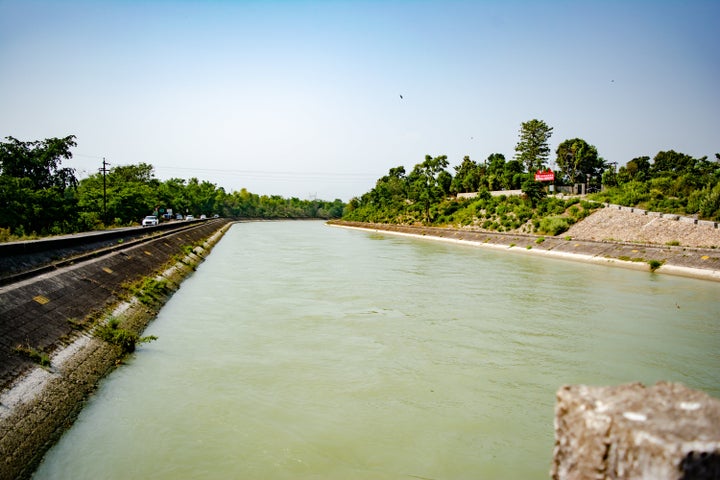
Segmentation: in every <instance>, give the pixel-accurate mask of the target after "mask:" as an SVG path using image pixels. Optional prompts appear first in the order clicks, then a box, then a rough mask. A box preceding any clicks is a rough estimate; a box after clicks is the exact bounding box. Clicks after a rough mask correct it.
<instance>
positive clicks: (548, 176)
mask: <svg viewBox="0 0 720 480" xmlns="http://www.w3.org/2000/svg"><path fill="white" fill-rule="evenodd" d="M535 181H536V182H554V181H555V172H553V171H552V170H546V171H544V172H542V171H540V170H538V171H537V172H535Z"/></svg>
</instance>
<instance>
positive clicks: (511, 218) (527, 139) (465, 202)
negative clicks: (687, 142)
mask: <svg viewBox="0 0 720 480" xmlns="http://www.w3.org/2000/svg"><path fill="white" fill-rule="evenodd" d="M551 134H552V127H549V126H548V125H547V124H545V122H543V121H542V120H536V119H535V120H531V121H529V122H524V123H523V124H522V126H521V129H520V139H519V141H518V144H517V146H516V147H515V150H516V155H515V158H514V159H513V160H511V161H506V160H505V156H504V155H503V154H501V153H493V154H491V155H490V156H488V157H487V159H486V160H485V161H484V162H482V163H478V162H475V161H473V160H471V159H470V157H469V156H465V157H464V158H463V160H462V162H461V163H460V165H458V166H456V167H454V170H455V175H454V176H453V175H451V174H450V173H449V172H448V171H447V170H445V168H446V166H447V164H448V162H447V157H446V156H439V157H435V158H433V157H431V156H430V155H427V156H426V157H425V161H424V162H423V163H420V164H417V165H415V167H414V168H413V170H412V171H411V173H410V174H407V175H406V171H405V167H403V166H398V167H395V168H391V169H390V171H389V172H388V174H387V175H385V176H383V177H381V178H380V179H378V180H377V182H376V184H375V187H374V188H372V189H371V190H370V191H369V192H367V193H365V194H363V195H361V196H360V197H356V198H353V199H352V200H350V202H349V203H348V205H347V206H346V207H345V211H344V213H343V219H344V220H348V221H358V222H370V223H396V224H406V225H412V224H423V225H432V226H449V227H455V228H472V229H482V230H489V231H496V232H510V231H517V232H521V233H535V234H542V235H560V234H562V233H563V232H565V231H567V230H568V229H569V228H570V227H571V226H572V225H573V224H575V223H577V222H579V221H581V220H582V219H584V218H585V217H587V216H588V215H590V214H591V213H592V212H593V211H595V210H596V209H597V208H600V207H602V204H603V203H614V204H619V205H625V206H633V207H639V208H644V209H648V210H653V211H658V212H663V213H676V214H688V215H697V216H698V217H699V218H702V219H708V220H720V154H715V156H716V161H709V160H708V159H707V157H703V158H700V159H695V158H692V157H690V156H689V155H685V154H681V153H677V152H674V151H672V150H670V151H667V152H659V153H658V154H657V155H656V156H655V158H654V159H653V161H652V162H651V161H650V157H639V158H635V159H633V160H630V161H629V162H628V163H627V165H626V166H623V167H621V168H620V169H619V170H618V171H616V170H615V168H614V166H613V165H615V164H614V163H610V162H607V161H605V160H604V159H603V158H602V157H600V156H599V155H598V150H597V148H596V147H595V146H593V145H590V144H589V143H587V142H586V141H585V140H583V139H581V138H573V139H569V140H565V141H563V142H561V143H560V145H559V146H558V148H557V150H556V152H555V153H556V158H555V163H556V164H557V165H558V168H559V170H558V171H557V172H555V186H556V187H558V188H560V187H568V190H572V188H573V186H574V185H575V183H576V182H579V183H582V184H583V185H584V186H585V187H586V188H587V191H589V192H597V193H591V194H589V195H587V196H586V198H584V199H582V200H581V199H580V198H578V197H572V198H568V197H565V196H554V195H549V194H548V188H547V184H546V183H543V182H537V181H535V177H534V173H535V172H536V171H538V170H544V169H545V168H546V165H547V160H548V155H549V152H550V149H549V148H548V144H547V141H548V139H549V138H550V136H551ZM499 190H521V191H522V195H521V196H520V195H509V194H508V195H504V194H502V192H498V191H499ZM601 190H602V191H601ZM470 192H473V193H476V196H474V197H473V198H468V196H467V195H461V194H466V193H470ZM491 192H493V193H491ZM498 194H499V195H498ZM495 195H497V196H495ZM565 239H566V240H570V239H571V237H569V236H568V237H565Z"/></svg>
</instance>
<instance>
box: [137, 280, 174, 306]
mask: <svg viewBox="0 0 720 480" xmlns="http://www.w3.org/2000/svg"><path fill="white" fill-rule="evenodd" d="M167 283H168V282H167V280H165V279H162V280H156V279H154V278H146V279H145V281H143V283H142V284H141V285H140V286H139V287H137V288H136V289H134V293H135V296H136V297H137V299H138V301H139V302H140V303H142V304H144V305H148V306H151V305H154V304H156V303H157V302H159V301H161V300H162V299H163V298H165V296H166V295H167V292H168V284H167Z"/></svg>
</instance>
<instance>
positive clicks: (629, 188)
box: [589, 150, 720, 221]
mask: <svg viewBox="0 0 720 480" xmlns="http://www.w3.org/2000/svg"><path fill="white" fill-rule="evenodd" d="M603 183H604V185H605V187H606V188H605V189H604V191H602V192H600V193H595V194H592V195H590V196H589V197H590V198H592V199H593V200H596V201H600V202H608V203H615V204H618V205H625V206H628V207H638V208H642V209H645V210H651V211H655V212H663V213H675V214H678V215H697V216H698V217H699V218H703V219H708V220H715V221H718V220H720V154H717V153H716V154H715V161H710V160H708V159H707V157H703V158H699V159H696V158H693V157H691V156H689V155H685V154H683V153H678V152H675V151H673V150H669V151H664V152H659V153H658V154H657V155H655V157H654V159H653V161H652V163H651V162H650V157H638V158H634V159H632V160H630V161H629V162H628V163H627V165H625V166H623V167H620V169H619V170H618V172H617V174H614V173H613V172H612V171H606V172H605V173H604V174H603Z"/></svg>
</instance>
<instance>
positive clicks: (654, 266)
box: [648, 260, 663, 272]
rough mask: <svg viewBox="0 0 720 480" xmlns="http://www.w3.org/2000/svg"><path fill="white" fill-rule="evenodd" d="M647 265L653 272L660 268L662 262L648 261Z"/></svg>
mask: <svg viewBox="0 0 720 480" xmlns="http://www.w3.org/2000/svg"><path fill="white" fill-rule="evenodd" d="M648 264H649V265H650V271H651V272H654V271H655V270H657V269H658V268H660V267H661V266H662V264H663V262H661V261H660V260H650V261H649V262H648Z"/></svg>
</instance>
